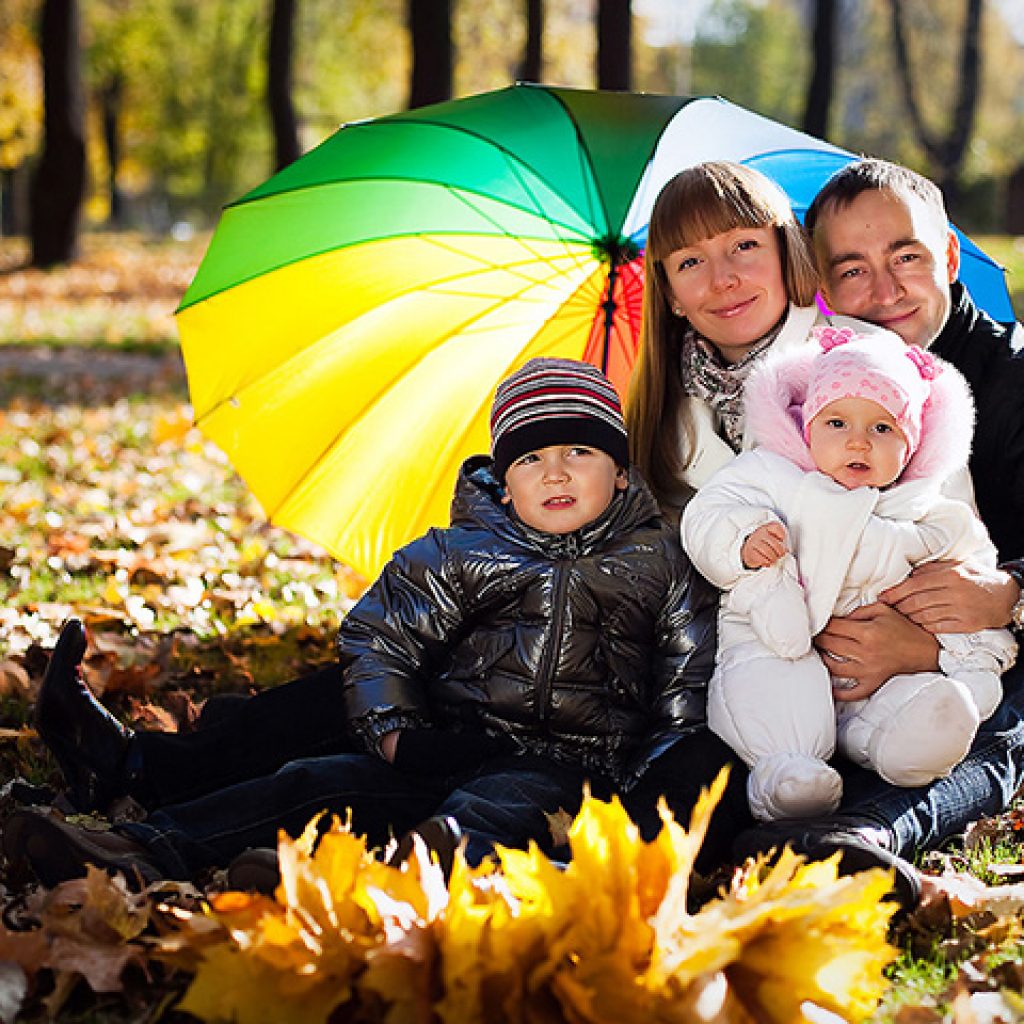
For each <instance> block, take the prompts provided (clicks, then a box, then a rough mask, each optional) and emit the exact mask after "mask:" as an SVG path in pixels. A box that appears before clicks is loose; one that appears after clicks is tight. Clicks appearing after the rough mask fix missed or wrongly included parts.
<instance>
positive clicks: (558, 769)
mask: <svg viewBox="0 0 1024 1024" xmlns="http://www.w3.org/2000/svg"><path fill="white" fill-rule="evenodd" d="M491 435H492V457H491V458H488V457H485V456H476V457H474V458H471V459H470V460H468V461H467V462H466V464H465V465H464V466H463V468H462V471H461V473H460V477H459V481H458V484H457V486H456V491H455V498H454V501H453V505H452V525H451V526H449V527H448V528H447V529H443V530H441V529H438V530H431V531H429V532H428V533H427V534H426V535H424V536H423V537H422V538H420V539H419V540H417V541H414V542H413V543H412V544H410V545H408V546H407V547H405V548H403V549H402V550H401V551H399V552H397V553H396V555H395V556H394V558H393V559H392V561H391V562H390V563H389V565H388V566H387V567H386V568H385V570H384V572H383V573H382V574H381V576H380V578H379V579H378V580H377V582H376V583H375V584H374V585H373V586H372V587H371V588H370V590H369V591H367V593H366V594H365V595H364V597H363V598H362V599H361V600H360V601H359V603H358V604H357V605H356V607H355V608H353V609H352V611H351V612H350V613H349V614H348V616H347V617H346V619H345V621H344V622H343V624H342V627H341V630H340V632H339V637H338V649H339V654H340V659H341V665H342V669H343V672H344V687H343V691H344V701H345V705H346V712H347V716H348V720H349V723H350V725H351V728H352V729H353V731H354V732H355V734H356V735H357V737H358V738H359V739H360V740H361V742H362V744H363V745H364V746H365V749H366V750H367V753H365V754H339V755H334V756H325V757H319V758H306V759H303V760H298V761H293V762H291V763H289V764H287V765H285V766H284V767H283V768H282V769H280V770H279V771H277V772H276V773H274V774H273V775H269V776H266V777H264V778H257V779H253V780H250V781H246V782H242V783H240V784H238V785H233V786H230V787H227V788H225V789H221V790H219V791H217V792H214V793H211V794H208V795H206V796H203V797H201V798H198V799H195V800H190V801H187V802H184V803H178V804H176V805H171V806H165V807H162V808H160V809H159V810H156V811H154V812H153V813H151V814H150V815H149V816H148V817H147V818H146V819H145V820H144V821H142V822H138V823H132V824H125V825H119V826H117V828H116V831H115V833H113V834H111V833H106V834H96V833H91V832H88V831H86V830H83V829H80V828H74V827H72V826H69V825H67V824H65V823H63V822H58V821H56V820H55V819H53V818H49V817H45V816H43V815H40V814H38V813H34V812H31V811H23V812H19V813H18V814H16V815H15V816H13V817H12V818H11V819H10V820H9V823H8V825H7V827H6V829H5V848H6V851H7V854H8V857H9V858H10V859H20V858H22V857H27V859H28V860H29V861H30V862H31V863H32V865H33V867H34V869H35V870H36V872H37V874H38V875H39V876H40V878H41V880H42V881H43V882H44V883H46V884H50V885H52V884H54V883H56V882H57V881H59V880H61V879H62V878H65V877H70V876H72V875H76V874H81V873H82V872H83V870H84V864H85V863H86V862H89V861H91V862H93V863H98V864H100V865H102V866H105V867H107V868H108V869H126V870H128V869H133V868H134V869H137V870H140V871H141V872H142V873H143V875H144V876H147V875H148V876H153V875H169V876H175V877H191V876H192V875H194V874H195V873H196V872H198V871H200V870H202V869H204V868H208V867H212V866H217V865H223V864H226V863H228V862H229V861H231V859H232V858H234V857H236V855H238V854H240V853H242V851H244V850H246V849H247V848H251V847H272V846H274V845H275V844H276V836H277V831H278V829H280V828H284V829H286V830H287V831H288V832H290V833H291V834H293V835H294V834H298V832H299V831H301V829H302V828H303V827H304V826H305V825H306V823H307V822H308V821H309V819H310V818H311V817H312V816H313V815H315V814H316V813H317V812H319V811H321V810H324V809H325V808H326V809H327V810H329V811H331V812H333V813H335V814H339V815H344V814H345V813H346V812H347V811H351V814H352V820H353V827H354V828H355V829H356V830H357V831H359V832H361V833H365V834H366V835H367V837H368V841H369V843H370V845H371V846H377V847H382V846H384V844H386V843H387V841H388V839H389V838H390V837H391V836H392V835H401V834H402V833H405V832H407V831H408V830H410V829H413V828H417V827H418V828H420V829H421V830H422V831H421V834H423V835H426V836H428V837H429V838H430V840H431V842H432V843H433V844H434V846H435V847H437V848H438V852H439V853H450V847H451V845H452V844H453V843H454V842H455V841H456V840H457V833H458V831H461V833H462V834H463V835H464V836H465V839H466V844H467V847H466V853H467V857H468V859H469V861H470V862H471V863H478V862H479V861H480V860H481V859H482V858H484V857H485V856H487V855H488V853H490V851H491V850H492V849H493V846H494V844H495V843H501V844H502V845H506V846H514V847H525V846H526V845H527V843H528V842H529V841H530V840H534V841H536V842H537V843H538V844H539V845H540V846H541V848H542V849H544V850H546V851H548V852H552V851H553V849H554V840H553V838H552V836H551V833H550V828H549V825H548V818H547V815H548V814H552V813H554V812H556V811H559V810H563V811H567V812H568V813H570V814H572V813H574V812H575V811H576V810H577V809H578V807H579V803H580V799H581V795H582V791H583V786H584V783H589V784H590V787H591V789H592V791H593V792H594V793H595V794H598V795H606V794H608V793H609V792H611V791H612V790H613V789H616V788H624V789H628V788H629V787H630V786H631V785H632V784H633V782H634V781H635V780H636V779H637V778H638V777H640V776H641V775H642V773H643V771H644V769H645V767H646V765H647V764H649V763H650V761H651V760H652V759H653V758H655V757H657V756H658V755H659V754H660V753H661V752H663V751H664V750H666V749H667V748H668V747H670V746H672V745H673V744H674V743H687V742H692V744H693V752H694V758H693V760H694V763H693V765H692V769H693V772H692V782H693V785H692V790H689V789H688V790H687V792H688V793H689V792H691V791H692V796H694V797H695V796H696V793H697V791H698V790H699V787H700V785H701V784H706V783H707V782H709V781H710V779H711V778H713V776H714V774H715V772H716V771H717V769H718V766H719V764H720V763H721V760H722V757H721V756H720V755H719V748H718V747H717V746H715V745H714V743H709V742H708V741H709V739H713V737H709V734H708V733H707V732H706V730H705V728H704V725H703V722H704V690H705V685H706V681H707V678H708V676H709V675H710V671H711V666H712V662H713V658H714V633H713V631H714V608H715V596H714V594H713V592H712V591H711V588H709V587H707V586H706V585H705V584H704V583H703V582H702V581H701V580H700V578H699V577H698V576H697V575H696V574H695V573H694V572H693V571H692V570H691V568H690V566H689V564H688V563H687V561H686V559H685V556H684V555H683V554H682V551H681V549H680V547H679V544H678V540H677V539H676V537H675V535H674V531H673V530H671V529H670V528H669V527H668V526H667V525H666V524H665V523H664V522H663V521H662V519H661V518H660V516H659V513H658V508H657V505H656V503H655V502H654V499H653V498H652V497H651V495H650V492H649V491H648V489H647V487H646V485H645V484H644V483H643V482H642V481H641V480H640V478H639V477H638V476H636V475H635V474H631V473H630V472H629V471H628V469H627V464H628V455H627V445H626V429H625V424H624V422H623V419H622V412H621V408H620V405H619V400H618V396H617V395H616V393H615V391H614V389H613V388H612V386H611V384H610V383H609V382H608V381H607V379H606V378H605V377H604V376H603V374H601V373H600V372H599V371H598V370H596V369H595V368H594V367H592V366H589V365H588V364H585V363H577V362H573V361H570V360H562V359H535V360H532V361H531V362H529V363H528V364H527V365H526V366H524V367H523V368H522V369H520V370H518V371H517V372H515V373H513V374H512V375H511V376H510V377H509V378H508V379H507V380H505V381H504V382H503V383H502V384H501V385H500V386H499V388H498V390H497V394H496V396H495V400H494V406H493V410H492V415H491ZM715 743H717V741H715ZM723 749H724V748H723ZM676 799H677V801H678V799H679V797H678V794H677V795H676ZM677 806H678V804H677ZM649 811H650V809H649V808H648V809H647V812H648V813H649ZM446 845H447V847H448V849H443V848H444V847H445V846H446Z"/></svg>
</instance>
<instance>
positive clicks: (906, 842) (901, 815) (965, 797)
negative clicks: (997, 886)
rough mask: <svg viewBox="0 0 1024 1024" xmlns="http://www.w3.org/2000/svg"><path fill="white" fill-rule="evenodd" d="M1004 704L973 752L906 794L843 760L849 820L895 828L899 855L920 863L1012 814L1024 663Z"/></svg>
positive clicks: (1019, 777) (1006, 681)
mask: <svg viewBox="0 0 1024 1024" xmlns="http://www.w3.org/2000/svg"><path fill="white" fill-rule="evenodd" d="M1003 691H1004V696H1003V700H1002V703H1001V704H1000V705H999V707H998V708H997V709H996V711H995V713H994V714H993V715H992V717H991V718H989V719H987V720H986V721H985V722H982V724H981V728H980V729H979V730H978V735H977V736H976V737H975V740H974V743H973V745H972V746H971V749H970V752H969V753H968V755H967V757H966V758H964V760H963V761H961V762H960V764H958V765H957V766H956V767H955V768H954V769H953V770H952V771H951V772H950V773H949V775H947V776H946V777H945V778H943V779H937V780H936V781H935V782H933V783H931V784H930V785H927V786H917V787H915V788H913V789H901V788H899V787H896V786H891V785H889V784H888V783H887V782H885V781H884V780H882V779H881V778H879V777H878V775H876V774H875V773H874V772H872V771H868V770H867V769H864V768H860V767H858V766H856V765H852V764H850V763H849V762H847V761H843V760H842V759H839V758H837V759H836V764H835V767H836V768H837V769H838V770H839V772H840V774H841V775H842V776H843V793H844V795H843V802H842V805H841V806H840V808H839V813H840V814H841V815H842V817H843V819H844V820H846V819H850V818H857V819H862V820H863V821H864V823H865V824H868V825H871V826H875V827H880V828H884V829H886V830H888V832H889V833H890V834H891V836H892V840H893V843H894V845H893V848H892V852H893V853H896V854H899V855H900V856H902V857H906V858H908V859H912V858H913V857H914V855H915V854H917V853H919V852H920V851H922V850H928V849H933V848H934V847H936V846H938V845H939V844H940V843H942V842H943V841H944V840H946V839H948V838H949V837H950V836H953V835H956V834H957V833H960V832H963V831H964V829H966V828H967V826H968V825H969V824H970V823H971V822H972V821H976V820H977V819H978V818H983V817H986V816H991V815H993V814H998V813H999V812H1000V811H1002V810H1004V809H1005V808H1006V806H1007V805H1008V804H1009V802H1010V800H1011V799H1012V797H1013V795H1014V793H1016V791H1017V789H1018V788H1019V787H1020V785H1021V783H1022V782H1024V663H1018V664H1017V665H1015V666H1014V667H1013V668H1012V669H1010V671H1009V672H1007V673H1006V675H1004V676H1003Z"/></svg>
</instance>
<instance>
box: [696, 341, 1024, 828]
mask: <svg viewBox="0 0 1024 1024" xmlns="http://www.w3.org/2000/svg"><path fill="white" fill-rule="evenodd" d="M818 351H820V350H819V349H818V346H817V345H815V344H813V343H810V344H808V345H806V346H801V348H800V349H798V350H795V351H792V350H791V351H788V352H781V353H777V354H776V353H770V354H769V355H768V356H767V357H766V359H765V361H764V363H763V364H762V366H761V367H759V368H758V370H757V371H756V372H755V373H754V374H752V375H751V378H750V380H749V381H748V383H747V387H746V392H745V415H746V428H747V431H748V433H749V434H750V435H751V436H752V437H753V439H754V442H755V444H757V445H758V446H759V447H756V448H755V449H754V450H752V451H749V452H744V453H743V454H741V455H739V456H737V457H736V458H735V459H734V460H733V461H732V462H731V463H730V464H728V465H727V466H725V467H724V468H723V469H721V470H720V471H719V472H718V473H716V474H715V476H714V477H713V478H712V479H711V480H710V481H709V482H708V483H707V484H706V485H705V486H703V487H702V488H701V489H700V491H699V492H698V493H697V495H696V496H695V497H694V498H693V499H692V500H691V501H690V503H689V504H688V505H687V507H686V510H685V512H684V515H683V520H682V526H681V529H682V538H683V545H684V547H685V548H686V550H687V552H688V553H689V555H690V557H691V558H692V560H693V562H694V564H695V565H696V566H697V568H698V569H699V570H700V572H701V573H702V574H703V575H704V576H706V577H707V578H708V579H709V580H710V581H711V582H712V583H714V584H715V585H716V586H718V587H720V588H721V589H722V590H723V591H724V592H725V593H724V594H723V596H722V602H721V606H720V612H719V640H718V658H717V664H716V668H715V672H714V675H713V677H712V679H711V683H710V687H709V692H708V722H709V725H710V726H711V728H712V729H713V730H714V731H715V732H716V733H718V735H719V736H721V737H722V738H723V739H724V740H725V741H726V742H727V743H729V744H730V745H731V746H732V747H733V749H735V750H736V752H737V753H738V754H739V755H740V756H741V757H742V758H743V759H744V761H746V763H747V764H748V765H750V767H751V774H750V779H749V783H748V797H749V800H750V806H751V811H752V812H753V814H754V816H755V817H757V818H759V819H761V820H771V819H775V818H782V817H806V816H816V815H820V814H826V813H829V812H830V811H832V810H834V809H835V808H836V806H837V805H838V803H839V800H840V797H841V795H842V782H841V779H840V777H839V775H838V773H837V772H836V771H835V770H834V769H833V768H832V767H831V766H829V765H828V764H827V759H828V758H829V757H831V756H832V754H833V752H834V750H835V749H836V747H838V749H839V750H840V751H841V752H842V753H843V754H845V755H846V756H847V757H849V758H850V759H851V760H853V761H855V762H857V763H858V764H861V765H864V766H866V767H870V768H873V769H874V770H875V771H877V772H878V773H879V775H881V776H882V778H884V779H885V780H886V781H888V782H890V783H892V784H893V785H897V786H920V785H925V784H927V783H929V782H931V781H932V780H933V779H936V778H938V777H940V776H942V775H945V774H946V773H948V772H949V770H950V769H951V768H952V767H953V766H954V765H955V764H957V762H958V761H960V760H961V759H962V758H963V757H964V755H965V754H966V753H967V750H968V748H969V747H970V745H971V742H972V741H973V739H974V735H975V733H976V732H977V728H978V725H979V723H980V722H981V721H983V720H984V719H985V718H987V717H988V716H989V715H991V714H992V712H993V711H994V710H995V708H996V705H997V704H998V703H999V700H1000V698H1001V697H1002V686H1001V683H1000V678H999V677H1000V675H1001V674H1002V673H1003V672H1004V671H1005V670H1006V669H1007V668H1009V667H1010V665H1012V664H1013V661H1014V658H1015V656H1016V645H1015V643H1014V641H1013V639H1012V637H1011V635H1010V633H1009V632H1008V631H1007V630H1003V629H999V630H984V631H981V632H978V633H966V634H940V635H939V636H938V637H937V639H938V641H939V644H940V654H939V668H940V671H938V672H919V673H913V674H907V675H896V676H893V677H892V678H890V679H889V680H887V681H886V682H885V683H884V684H883V685H882V686H881V687H880V688H879V689H878V690H877V691H876V692H875V693H874V694H872V696H870V697H868V698H867V699H866V700H860V701H854V702H838V701H834V700H833V697H832V687H833V685H835V686H836V687H837V688H841V687H842V686H843V681H842V680H841V679H831V678H830V676H829V672H828V670H827V669H826V667H825V665H824V663H823V661H822V660H821V658H820V656H819V655H818V654H817V652H816V651H815V650H814V649H813V648H812V646H811V638H812V637H813V636H814V635H815V634H817V633H818V632H819V631H820V630H821V629H822V628H823V627H824V626H825V624H826V623H827V621H828V620H829V618H830V617H831V616H832V615H845V614H848V613H849V612H851V611H852V610H853V609H855V608H857V607H859V606H861V605H865V604H869V603H871V602H874V601H875V600H877V598H878V595H879V593H880V592H881V591H883V590H885V589H886V588H887V587H891V586H894V585H895V584H897V583H899V582H900V581H901V580H903V579H904V578H905V577H906V576H907V575H908V574H909V573H910V570H911V569H912V568H914V567H915V566H917V565H920V564H922V563H924V562H929V561H936V560H940V559H951V560H954V561H958V562H965V563H968V564H972V565H979V566H980V565H984V566H990V567H992V566H995V564H996V552H995V548H994V546H993V545H992V543H991V541H990V540H989V538H988V534H987V533H986V531H985V528H984V526H983V525H982V523H981V521H980V520H979V519H978V518H977V515H976V514H975V512H974V510H973V508H972V507H971V505H969V504H968V503H967V502H966V501H963V500H959V499H954V498H947V497H944V496H943V494H942V493H941V491H942V485H943V483H944V482H945V481H947V479H948V478H950V477H952V476H953V475H957V477H958V479H960V478H963V477H965V476H966V472H965V469H966V464H967V457H968V454H969V451H970V439H971V433H972V426H973V416H974V409H973V403H972V401H971V397H970V392H969V390H968V388H967V384H966V382H965V381H964V379H963V377H962V376H961V375H960V374H959V373H958V372H957V371H956V370H954V369H953V368H952V367H950V366H948V364H942V371H943V372H941V373H940V374H939V376H938V377H937V378H936V379H935V380H934V381H933V382H932V397H931V400H930V401H929V402H928V403H927V404H926V406H925V408H924V412H923V414H922V428H921V442H920V446H919V448H918V449H917V451H916V452H915V453H914V455H913V457H912V458H911V459H910V461H909V462H908V464H907V466H906V468H905V469H904V471H903V474H902V475H901V477H900V479H899V480H898V481H897V482H896V483H895V484H893V485H892V486H890V487H888V488H886V489H885V490H883V491H879V490H876V489H875V488H871V487H859V488H856V489H854V490H847V489H845V488H844V487H842V486H841V485H840V484H837V483H836V482H834V481H833V480H832V479H831V478H829V477H827V476H825V475H824V474H822V473H820V472H818V471H816V470H815V469H814V465H813V462H812V461H811V457H810V452H809V449H808V446H807V443H806V441H805V440H804V436H803V429H802V416H801V406H802V405H803V401H804V397H805V395H806V391H807V383H808V377H809V372H810V363H811V360H812V359H813V358H814V356H815V354H816V353H817V352H818ZM773 522H781V523H782V524H783V526H784V527H785V528H786V530H787V533H788V537H789V548H790V554H787V555H786V556H785V557H784V558H782V559H781V560H780V561H779V562H777V563H776V564H775V565H774V566H771V567H769V568H764V569H755V570H751V569H746V568H744V566H743V563H742V560H741V558H740V548H741V547H742V545H743V542H744V541H745V540H746V538H747V537H748V536H749V535H750V534H751V533H753V532H754V530H756V529H757V528H758V527H759V526H762V525H764V524H766V523H773Z"/></svg>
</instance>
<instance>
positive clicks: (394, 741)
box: [380, 729, 402, 764]
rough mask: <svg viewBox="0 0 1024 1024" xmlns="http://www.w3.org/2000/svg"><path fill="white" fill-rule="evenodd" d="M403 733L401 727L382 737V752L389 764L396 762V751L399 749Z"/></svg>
mask: <svg viewBox="0 0 1024 1024" xmlns="http://www.w3.org/2000/svg"><path fill="white" fill-rule="evenodd" d="M401 735H402V730H401V729H392V730H391V732H386V733H385V734H384V735H383V736H381V738H380V754H381V757H383V758H384V760H385V761H387V763H388V764H394V763H395V753H396V752H397V750H398V737H399V736H401Z"/></svg>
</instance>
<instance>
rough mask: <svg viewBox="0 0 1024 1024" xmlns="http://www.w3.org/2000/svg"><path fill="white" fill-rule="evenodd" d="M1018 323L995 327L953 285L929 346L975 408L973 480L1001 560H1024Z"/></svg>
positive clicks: (1023, 396)
mask: <svg viewBox="0 0 1024 1024" xmlns="http://www.w3.org/2000/svg"><path fill="white" fill-rule="evenodd" d="M1013 326H1014V325H1006V324H1000V323H996V322H995V321H994V320H992V319H990V318H989V317H988V316H987V315H986V314H984V313H982V312H981V311H980V310H979V309H978V308H977V306H975V305H974V303H973V301H972V300H971V298H970V296H969V295H968V294H967V290H966V289H965V288H964V286H963V285H962V284H960V283H959V282H956V283H955V284H954V285H953V308H952V310H951V312H950V315H949V319H948V320H947V321H946V325H945V327H943V329H942V331H941V333H940V334H939V336H938V337H937V338H936V339H935V341H933V342H932V344H931V345H930V346H929V347H930V349H931V351H932V352H934V353H935V354H936V355H939V356H942V358H943V359H947V360H949V362H951V363H952V364H953V365H954V366H955V367H956V368H957V369H958V370H959V371H960V372H961V373H962V374H963V375H964V376H965V377H966V378H967V383H968V384H969V385H970V386H971V392H972V394H973V395H974V402H975V405H976V406H977V411H978V413H977V423H976V425H975V431H974V448H973V451H972V454H971V461H970V468H971V479H972V480H973V482H974V494H975V498H976V500H977V503H978V511H979V512H980V514H981V518H982V521H983V522H984V523H985V525H986V526H987V527H988V531H989V533H990V534H991V536H992V540H993V541H994V542H995V545H996V547H997V548H998V549H999V557H1000V559H1001V560H1002V561H1008V560H1010V559H1019V558H1021V557H1024V354H1017V353H1014V352H1013V351H1012V350H1011V348H1010V336H1011V334H1012V330H1013Z"/></svg>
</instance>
